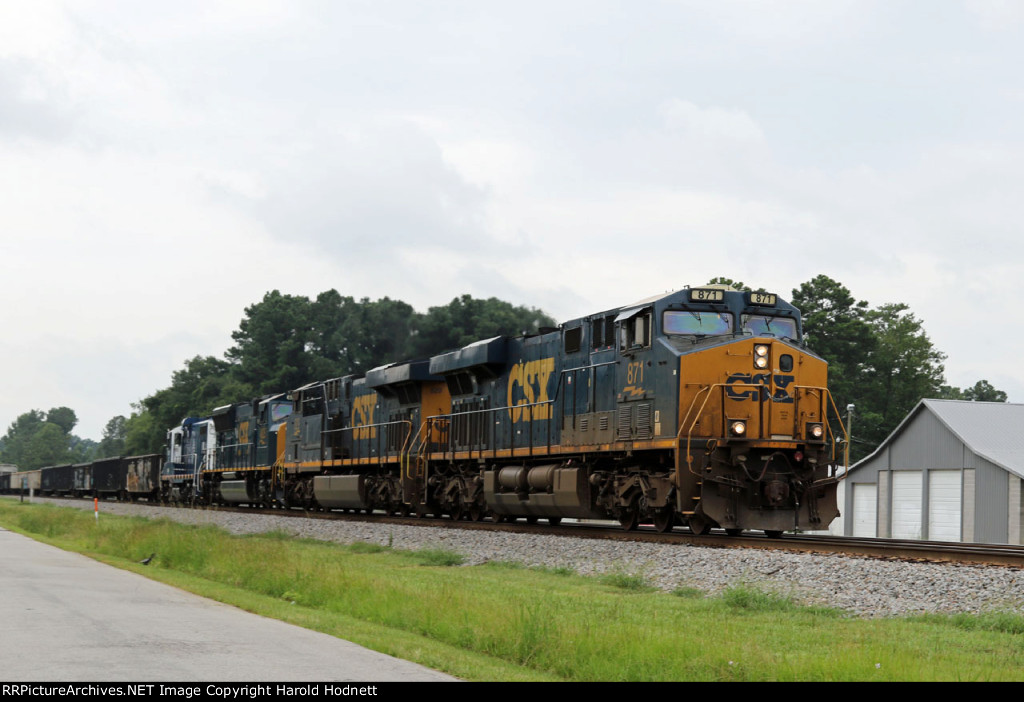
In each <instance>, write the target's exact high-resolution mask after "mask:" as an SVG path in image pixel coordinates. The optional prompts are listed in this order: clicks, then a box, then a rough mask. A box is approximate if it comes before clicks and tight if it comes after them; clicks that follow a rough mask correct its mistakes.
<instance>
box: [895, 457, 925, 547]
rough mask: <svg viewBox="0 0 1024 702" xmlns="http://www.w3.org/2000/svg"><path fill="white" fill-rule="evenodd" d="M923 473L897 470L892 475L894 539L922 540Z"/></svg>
mask: <svg viewBox="0 0 1024 702" xmlns="http://www.w3.org/2000/svg"><path fill="white" fill-rule="evenodd" d="M921 485H922V482H921V471H919V470H896V471H893V473H892V538H894V539H920V538H921V537H922V533H921V532H922V526H923V524H922V522H921Z"/></svg>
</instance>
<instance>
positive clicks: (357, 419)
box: [352, 394, 377, 439]
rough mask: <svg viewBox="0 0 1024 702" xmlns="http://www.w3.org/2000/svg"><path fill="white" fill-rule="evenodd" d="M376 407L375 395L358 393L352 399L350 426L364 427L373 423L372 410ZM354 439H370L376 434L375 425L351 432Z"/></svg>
mask: <svg viewBox="0 0 1024 702" xmlns="http://www.w3.org/2000/svg"><path fill="white" fill-rule="evenodd" d="M376 407H377V395H376V394H370V395H360V396H359V397H357V398H355V399H354V400H353V401H352V426H354V427H365V426H367V425H369V424H373V410H374V409H376ZM352 435H353V437H355V438H356V439H372V438H374V437H376V436H377V427H370V428H368V429H356V430H355V431H354V432H353V433H352Z"/></svg>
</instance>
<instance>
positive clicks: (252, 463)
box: [203, 441, 256, 473]
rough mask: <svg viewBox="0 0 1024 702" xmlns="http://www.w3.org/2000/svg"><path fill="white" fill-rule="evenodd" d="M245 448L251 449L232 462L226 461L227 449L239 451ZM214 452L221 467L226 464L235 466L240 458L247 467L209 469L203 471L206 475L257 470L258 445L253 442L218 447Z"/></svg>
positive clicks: (236, 455)
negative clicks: (238, 449)
mask: <svg viewBox="0 0 1024 702" xmlns="http://www.w3.org/2000/svg"><path fill="white" fill-rule="evenodd" d="M243 447H249V448H248V450H247V451H245V452H244V453H242V452H239V453H238V454H235V455H234V456H233V457H232V458H231V460H226V459H225V456H226V454H227V449H237V448H243ZM213 450H214V451H215V452H216V454H217V458H218V459H219V460H218V463H220V464H221V465H223V464H224V463H232V464H235V463H236V462H237V461H238V459H239V458H241V459H242V463H244V464H245V465H243V466H237V465H235V466H233V467H231V468H207V469H206V470H205V471H203V472H204V473H231V472H233V471H238V470H255V469H256V443H255V442H253V441H250V442H248V443H244V444H224V445H223V446H216V447H214V449H213Z"/></svg>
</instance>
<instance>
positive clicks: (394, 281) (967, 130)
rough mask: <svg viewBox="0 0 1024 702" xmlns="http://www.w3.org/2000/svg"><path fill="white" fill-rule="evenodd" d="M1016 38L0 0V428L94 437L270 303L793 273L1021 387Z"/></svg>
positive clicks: (812, 23)
mask: <svg viewBox="0 0 1024 702" xmlns="http://www.w3.org/2000/svg"><path fill="white" fill-rule="evenodd" d="M1022 35H1024V2H1019V1H1018V0H913V1H911V0H905V1H900V0H884V1H875V0H786V1H783V0H779V1H775V2H773V1H772V0H675V1H668V0H666V1H663V2H658V1H651V2H635V1H634V2H609V1H605V0H586V1H583V0H546V1H544V2H534V1H532V0H519V1H518V2H511V3H510V2H502V3H498V2H488V1H485V0H466V1H465V2H462V1H441V0H438V1H435V2H421V1H416V2H413V1H408V2H406V1H404V0H395V1H393V2H389V1H387V0H366V1H347V0H323V1H318V2H313V1H310V2H302V1H299V0H289V1H282V2H277V1H275V0H231V1H217V0H201V1H195V2H193V1H191V0H178V1H177V2H173V3H169V2H162V3H157V2H138V1H130V2H129V1H124V2H114V1H111V2H102V1H91V0H74V1H69V2H59V1H53V2H51V1H48V0H32V1H31V2H28V1H26V0H0V276H2V288H0V290H2V292H0V309H2V319H3V320H4V324H3V333H2V334H0V358H2V359H3V370H2V371H0V378H2V379H3V382H2V384H0V433H2V432H3V431H5V430H6V427H7V426H8V425H9V424H10V423H11V422H12V421H13V420H14V419H15V417H17V415H18V414H20V413H22V412H25V411H28V410H30V409H34V408H35V409H42V410H44V411H45V410H47V409H49V408H50V407H54V406H60V405H66V406H69V407H71V408H72V409H74V410H75V411H76V412H77V413H78V416H79V419H80V423H79V426H78V427H77V429H76V433H77V434H79V435H80V436H83V437H88V438H93V439H96V440H99V439H100V437H101V433H102V429H103V426H104V425H105V424H106V422H107V420H109V419H110V418H111V417H113V416H114V415H118V414H123V415H126V416H127V415H128V414H129V413H130V412H131V403H132V402H137V401H138V400H139V399H141V398H143V397H145V396H147V395H150V394H152V393H153V392H154V391H156V390H158V389H161V388H164V387H167V386H168V385H169V384H170V379H171V373H172V372H173V371H174V370H177V369H180V368H182V367H183V364H184V361H185V359H187V358H190V357H192V356H195V355H197V354H201V355H214V356H221V355H222V354H223V352H224V351H225V350H226V349H227V348H228V347H229V346H230V345H231V332H232V331H233V330H235V329H237V327H238V323H239V321H240V320H241V318H242V316H243V314H244V308H245V307H246V306H247V305H250V304H252V303H254V302H257V301H259V300H260V299H261V298H262V297H263V294H264V293H265V292H266V291H267V290H270V289H274V288H277V289H280V290H281V291H282V292H285V293H289V294H301V295H308V296H315V295H316V294H317V293H319V292H321V291H323V290H328V289H331V288H335V289H337V290H338V291H339V292H340V293H342V294H343V295H352V296H354V297H357V298H360V297H370V298H372V299H377V298H379V297H383V296H389V297H392V298H398V299H401V300H404V301H406V302H408V303H410V304H412V305H413V306H414V307H415V308H417V309H418V310H420V311H426V309H427V308H428V307H430V306H433V305H439V304H445V303H447V302H448V301H450V300H451V299H452V298H453V297H455V296H457V295H460V294H463V293H470V294H472V295H474V296H478V297H490V296H496V297H499V298H501V299H504V300H508V301H509V302H512V303H515V304H521V305H528V306H533V307H539V308H541V309H543V310H545V311H547V312H548V313H550V314H552V315H553V316H554V317H556V318H557V319H559V320H563V319H568V318H572V317H576V316H582V315H585V314H588V313H591V312H596V311H599V310H603V309H608V308H610V307H615V306H618V305H624V304H627V303H629V302H631V301H633V300H637V299H640V298H643V297H647V296H649V295H651V294H654V293H660V292H664V291H667V290H673V289H678V288H681V287H683V286H686V285H700V284H702V283H705V282H707V280H709V279H710V278H711V277H713V276H719V275H721V276H727V277H731V278H734V279H738V280H742V281H744V282H746V283H747V284H749V285H752V286H755V287H757V286H763V287H764V288H766V289H768V290H770V291H775V292H778V293H780V294H782V295H783V296H785V297H789V296H790V293H791V291H792V290H793V288H795V287H798V286H799V285H800V283H802V282H805V281H807V280H810V279H811V278H813V277H814V276H816V275H817V274H819V273H824V274H827V275H829V276H831V277H833V278H835V279H836V280H838V281H840V282H841V283H843V284H844V285H846V286H847V287H848V288H849V289H850V290H851V292H852V293H853V294H854V295H855V296H856V297H857V298H858V299H864V300H867V301H868V302H869V303H870V304H871V305H872V306H874V305H879V304H883V303H886V302H906V303H907V304H909V305H910V307H911V309H912V311H913V312H914V314H916V315H917V316H918V317H919V318H920V319H922V320H923V322H924V325H925V329H926V330H927V332H928V334H929V336H930V338H931V339H932V341H933V342H934V344H935V345H936V347H937V348H939V349H940V350H941V351H943V352H945V353H946V354H948V356H949V358H948V360H947V362H946V377H947V381H948V382H949V383H950V384H953V385H958V386H969V385H973V384H974V382H975V381H977V380H979V379H981V378H986V379H988V380H989V381H990V382H992V383H993V384H994V385H995V386H996V387H998V388H1000V389H1003V390H1005V391H1007V392H1008V393H1009V395H1010V399H1011V401H1018V402H1020V401H1024V364H1022V362H1021V359H1022V358H1024V333H1022V332H1021V331H1020V330H1021V329H1024V305H1022V304H1021V303H1020V301H1021V300H1022V299H1024V275H1022V269H1024V255H1022V253H1024V241H1022V239H1021V236H1020V233H1021V219H1022V217H1021V209H1022V207H1021V203H1022V201H1024V197H1022V194H1024V118H1022V117H1024V71H1022V67H1024V41H1022V38H1024V36H1022ZM284 389H287V388H282V390H284ZM240 399H241V398H240Z"/></svg>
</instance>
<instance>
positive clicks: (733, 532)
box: [725, 527, 743, 536]
mask: <svg viewBox="0 0 1024 702" xmlns="http://www.w3.org/2000/svg"><path fill="white" fill-rule="evenodd" d="M725 533H726V534H727V535H728V536H739V535H740V534H742V533H743V530H742V529H740V528H739V527H727V528H726V530H725Z"/></svg>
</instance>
